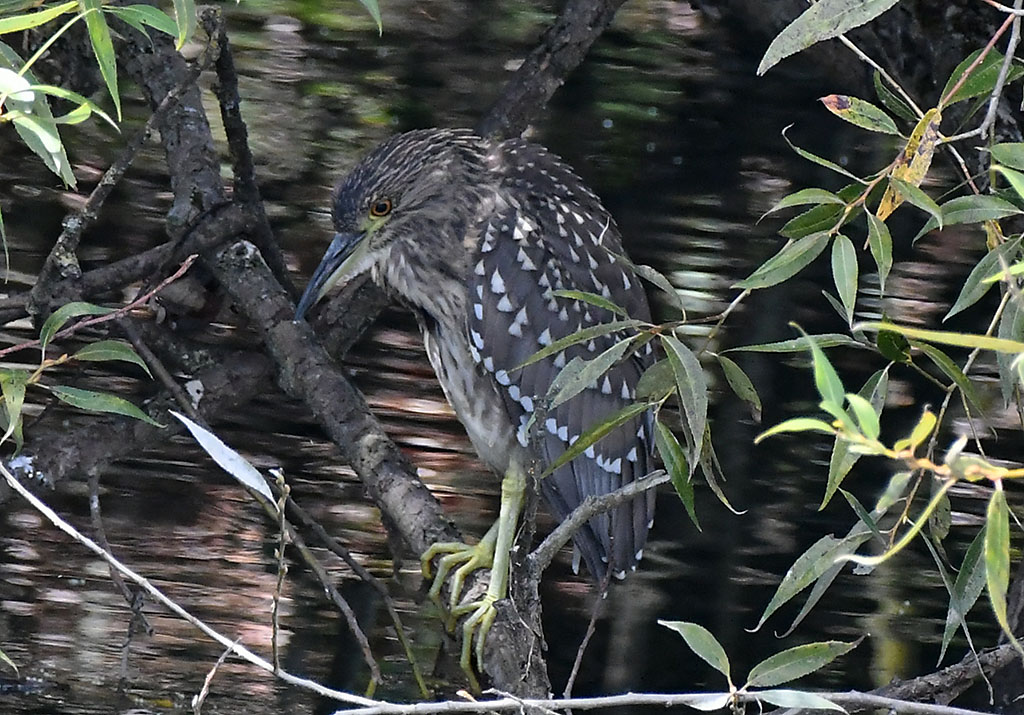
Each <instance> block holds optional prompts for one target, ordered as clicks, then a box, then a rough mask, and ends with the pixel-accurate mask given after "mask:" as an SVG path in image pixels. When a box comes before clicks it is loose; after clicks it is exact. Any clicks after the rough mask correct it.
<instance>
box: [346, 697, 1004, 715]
mask: <svg viewBox="0 0 1024 715" xmlns="http://www.w3.org/2000/svg"><path fill="white" fill-rule="evenodd" d="M812 692H813V691H812ZM815 694H816V695H820V696H821V697H824V698H827V699H828V700H831V701H832V702H833V703H835V704H837V705H840V706H843V707H845V708H847V709H848V710H854V709H856V710H866V709H873V708H884V709H887V710H889V711H891V712H893V713H902V714H904V715H986V714H985V713H982V712H980V711H978V710H967V709H965V708H958V707H952V706H949V705H934V704H932V703H917V702H910V701H907V700H897V699H896V698H887V697H883V696H881V695H872V694H870V693H858V692H856V691H848V692H834V693H833V692H815ZM715 695H719V693H624V694H622V695H605V696H601V697H593V698H553V699H549V700H543V699H539V698H500V699H497V700H479V701H473V702H466V701H454V700H448V701H444V702H436V703H414V704H412V705H397V704H386V705H378V706H376V707H367V708H351V709H345V710H337V711H335V712H334V715H448V714H450V713H486V712H508V711H510V710H515V711H521V710H524V709H529V708H543V709H545V710H564V709H568V708H573V709H577V710H598V709H604V708H616V707H636V706H647V707H663V708H666V707H678V706H680V705H689V706H694V705H699V704H705V703H707V702H708V700H709V699H710V698H711V697H714V696H715ZM720 695H726V693H721V694H720ZM733 697H734V699H735V700H734V702H735V703H736V704H745V703H763V701H761V700H760V699H759V697H758V693H757V692H743V691H740V692H737V693H734V694H733Z"/></svg>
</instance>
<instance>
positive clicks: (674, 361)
mask: <svg viewBox="0 0 1024 715" xmlns="http://www.w3.org/2000/svg"><path fill="white" fill-rule="evenodd" d="M661 342H662V345H663V346H664V347H665V353H666V354H667V355H668V360H669V364H670V365H672V372H673V373H674V374H675V378H676V389H677V390H678V395H679V407H680V408H681V409H682V414H683V417H685V420H684V423H683V428H684V434H685V436H686V442H687V448H688V450H689V454H688V455H687V456H688V458H689V460H690V463H691V464H695V463H696V462H697V461H698V460H699V459H700V455H701V448H702V444H703V441H704V426H705V425H706V424H707V417H708V385H707V382H706V380H705V379H704V369H703V368H702V367H701V366H700V361H699V360H698V359H697V356H696V355H694V354H693V352H692V351H691V350H690V349H689V348H688V347H686V346H685V345H683V344H682V343H681V342H680V341H679V340H678V339H677V338H675V337H674V336H672V335H669V334H667V333H666V334H663V335H662V336H661Z"/></svg>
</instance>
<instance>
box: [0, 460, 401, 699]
mask: <svg viewBox="0 0 1024 715" xmlns="http://www.w3.org/2000/svg"><path fill="white" fill-rule="evenodd" d="M0 474H2V475H3V477H4V480H5V481H6V482H7V484H8V485H9V486H10V487H11V489H13V490H14V491H15V492H17V493H18V494H19V495H20V496H21V497H22V498H23V499H25V501H27V502H28V503H29V504H31V505H32V507H33V508H35V510H36V511H38V512H39V513H40V514H42V515H43V516H44V517H46V519H47V520H48V521H49V522H50V523H51V524H53V525H54V526H56V527H57V528H58V529H60V530H61V531H63V532H64V533H65V534H67V535H68V536H70V537H71V538H72V539H74V540H75V541H77V542H78V543H80V544H82V545H83V546H84V547H85V548H87V549H89V551H92V552H93V553H94V554H96V555H97V556H99V557H100V558H101V559H103V560H104V561H106V562H107V563H108V564H110V566H112V567H113V568H116V569H117V570H118V571H119V572H120V573H121V575H123V576H124V577H126V578H127V579H129V580H130V581H133V582H134V583H136V584H138V585H139V586H140V587H141V588H142V589H143V590H145V591H146V593H148V594H149V595H150V596H152V597H153V598H154V599H156V600H157V601H159V602H160V603H162V604H163V605H164V606H165V607H166V608H167V609H169V610H170V611H171V612H172V613H174V614H175V615H177V616H179V617H180V618H183V619H184V620H185V621H187V622H188V623H191V624H192V625H193V626H195V627H196V628H198V629H199V630H201V631H202V632H203V633H205V634H206V635H207V636H209V637H210V638H212V639H213V640H215V641H217V642H218V643H220V644H221V645H222V646H224V647H225V648H227V649H228V650H230V651H231V652H232V653H234V654H235V655H237V656H239V657H241V658H242V659H243V660H245V661H247V662H249V663H251V664H252V665H255V666H256V667H257V668H260V669H261V670H265V671H267V672H268V673H271V674H273V675H276V676H277V677H278V678H280V679H281V680H283V681H284V682H286V683H289V684H291V685H295V686H298V687H301V688H305V689H307V690H311V691H313V692H314V693H317V694H318V695H322V696H324V697H327V698H331V699H333V700H339V701H341V702H345V703H351V704H353V705H358V706H360V707H374V706H377V705H380V704H381V703H380V702H379V701H376V700H371V699H369V698H363V697H360V696H358V695H353V694H351V693H346V692H343V691H340V690H334V689H332V688H327V687H324V686H323V685H320V684H319V683H317V682H315V681H313V680H309V679H307V678H301V677H299V676H297V675H292V674H291V673H288V672H286V671H284V670H278V671H276V672H275V669H274V665H273V664H272V663H270V662H269V661H267V660H266V659H264V658H261V657H260V656H258V655H256V653H254V652H253V651H251V650H249V649H248V648H247V647H245V646H243V645H240V644H238V643H236V642H234V641H232V640H231V639H230V638H228V637H227V636H225V635H222V634H221V633H219V632H218V631H215V630H214V629H213V628H211V627H210V626H208V625H207V624H206V623H205V622H203V621H201V620H199V619H198V618H196V617H195V616H193V615H192V614H191V613H189V612H188V611H186V610H185V609H184V608H182V607H181V606H180V605H178V603H177V602H176V601H174V600H172V599H171V598H169V597H168V596H166V595H165V594H164V593H163V591H161V590H160V589H158V588H156V587H155V586H154V585H153V584H151V583H150V582H149V580H147V579H146V578H145V577H144V576H141V575H139V574H137V573H136V572H135V571H133V570H132V569H130V568H128V567H127V566H125V565H124V564H122V563H121V562H120V561H118V559H117V558H116V557H114V556H113V554H111V553H110V552H109V551H105V550H104V549H103V548H102V547H100V545H99V544H97V543H96V542H95V541H93V540H92V539H90V538H89V537H88V536H86V535H85V534H83V533H82V532H80V531H78V529H76V528H75V527H73V526H72V525H71V524H69V523H68V522H66V521H65V520H64V519H62V518H61V517H60V516H59V515H58V514H57V513H56V512H55V511H53V509H51V508H50V507H48V506H47V505H46V504H44V503H43V502H42V501H41V500H40V499H39V498H38V497H37V496H36V495H35V494H33V493H32V492H30V491H29V490H28V489H26V488H25V487H24V486H23V485H22V484H21V482H19V481H18V480H17V479H16V478H15V477H14V475H12V474H11V473H10V472H9V471H8V470H7V467H5V466H4V465H2V464H0Z"/></svg>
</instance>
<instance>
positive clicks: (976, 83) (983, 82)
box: [939, 49, 1024, 107]
mask: <svg viewBox="0 0 1024 715" xmlns="http://www.w3.org/2000/svg"><path fill="white" fill-rule="evenodd" d="M979 54H981V50H976V51H974V52H972V53H971V54H970V55H968V56H967V58H966V59H965V60H964V61H963V62H961V63H960V64H958V65H957V66H956V69H954V70H953V73H952V74H951V75H950V76H949V79H948V80H947V81H946V86H945V87H943V88H942V94H941V95H939V96H941V97H943V98H945V97H946V95H947V94H949V92H950V90H952V89H953V87H954V86H955V85H956V83H957V82H958V81H959V80H960V77H961V76H962V75H963V74H964V72H966V71H967V68H968V67H970V66H971V64H972V63H973V62H974V60H976V59H977V58H978V55H979ZM1002 66H1003V55H1002V54H1001V53H1000V52H999V51H998V50H994V49H990V50H989V51H988V54H987V55H985V58H984V59H983V60H982V61H981V63H980V64H978V66H977V67H975V68H974V70H973V71H972V72H971V75H970V77H968V78H967V80H966V81H965V82H964V83H963V84H962V85H961V86H960V89H958V90H957V91H956V94H954V95H953V96H952V97H950V98H949V99H946V100H945V104H944V106H947V107H948V106H949V105H951V104H956V103H957V102H962V101H963V100H965V99H971V98H972V97H980V96H982V95H984V94H991V93H992V90H994V89H995V87H996V81H997V80H998V78H999V72H1000V70H1001V69H1002ZM1022 74H1024V69H1022V68H1021V67H1020V65H1018V64H1017V63H1013V64H1011V65H1010V71H1009V73H1008V74H1007V75H1006V84H1010V82H1013V81H1015V80H1017V79H1019V78H1020V76H1021V75H1022Z"/></svg>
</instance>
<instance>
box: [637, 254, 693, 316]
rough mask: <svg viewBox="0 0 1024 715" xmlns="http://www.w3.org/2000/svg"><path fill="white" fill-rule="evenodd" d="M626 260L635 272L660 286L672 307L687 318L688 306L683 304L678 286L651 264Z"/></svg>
mask: <svg viewBox="0 0 1024 715" xmlns="http://www.w3.org/2000/svg"><path fill="white" fill-rule="evenodd" d="M626 262H627V264H628V265H629V266H631V267H632V269H633V272H634V273H636V274H637V275H638V276H640V277H641V278H643V279H644V280H645V281H647V282H648V283H650V284H651V285H653V286H656V287H658V288H660V289H661V294H662V295H664V296H665V297H666V298H668V302H669V303H670V304H671V305H672V307H673V308H675V309H676V310H678V311H679V312H680V313H681V314H682V315H683V318H684V319H685V318H686V308H685V307H684V306H683V299H682V298H681V297H680V296H679V291H678V290H676V287H675V286H674V285H672V283H671V282H670V281H669V279H668V278H666V277H665V276H663V275H662V274H661V273H659V272H658V271H656V270H654V269H653V268H651V267H650V266H645V265H644V264H642V263H629V262H628V261H626Z"/></svg>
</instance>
